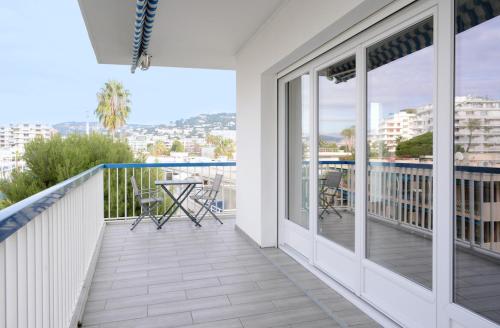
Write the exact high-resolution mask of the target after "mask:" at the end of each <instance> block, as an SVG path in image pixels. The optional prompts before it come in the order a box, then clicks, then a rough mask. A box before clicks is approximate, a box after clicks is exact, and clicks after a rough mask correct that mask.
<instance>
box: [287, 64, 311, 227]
mask: <svg viewBox="0 0 500 328" xmlns="http://www.w3.org/2000/svg"><path fill="white" fill-rule="evenodd" d="M286 101H287V104H286V109H287V113H286V115H287V127H286V130H287V138H286V141H287V186H286V188H287V204H286V209H287V213H286V217H287V218H288V219H289V220H291V221H292V222H295V223H297V224H299V225H301V226H302V227H304V228H306V229H308V228H309V159H310V153H309V75H308V74H305V75H302V76H299V77H297V78H295V79H293V80H292V81H290V82H288V83H287V84H286Z"/></svg>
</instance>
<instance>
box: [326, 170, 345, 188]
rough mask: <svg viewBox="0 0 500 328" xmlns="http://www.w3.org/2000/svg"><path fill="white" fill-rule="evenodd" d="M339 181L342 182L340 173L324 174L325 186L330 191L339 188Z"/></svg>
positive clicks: (330, 172)
mask: <svg viewBox="0 0 500 328" xmlns="http://www.w3.org/2000/svg"><path fill="white" fill-rule="evenodd" d="M341 180H342V172H339V171H329V172H328V173H327V174H326V181H325V186H326V187H328V188H331V189H337V188H338V187H339V186H340V181H341Z"/></svg>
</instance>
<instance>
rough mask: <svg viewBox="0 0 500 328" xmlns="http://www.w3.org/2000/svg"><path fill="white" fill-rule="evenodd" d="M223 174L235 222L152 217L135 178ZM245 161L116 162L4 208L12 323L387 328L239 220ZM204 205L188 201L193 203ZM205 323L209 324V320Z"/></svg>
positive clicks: (227, 209)
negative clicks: (143, 207) (238, 183)
mask: <svg viewBox="0 0 500 328" xmlns="http://www.w3.org/2000/svg"><path fill="white" fill-rule="evenodd" d="M216 173H223V174H224V177H225V179H224V180H223V181H224V183H223V191H222V193H221V197H220V201H218V202H216V205H215V206H217V207H218V210H219V211H220V215H221V217H223V222H224V224H223V225H220V224H219V223H217V222H216V221H215V220H210V219H206V220H205V221H204V222H203V223H202V224H203V227H201V228H197V227H195V226H194V225H193V224H192V222H191V221H189V220H187V218H185V217H181V216H175V217H174V220H173V221H171V222H169V223H167V224H166V225H165V226H164V227H163V228H162V229H161V230H157V229H156V226H154V225H153V224H152V223H151V222H146V221H144V222H142V223H141V224H139V226H138V227H137V228H136V229H135V230H134V231H130V229H129V228H130V225H129V224H130V221H129V219H131V218H133V217H134V216H136V215H137V214H138V213H139V212H138V211H137V212H136V210H137V207H136V204H135V203H134V200H133V197H131V195H132V193H131V190H130V187H131V186H130V184H129V183H126V182H127V181H128V180H129V178H130V176H132V175H134V176H135V177H136V179H137V181H138V183H139V184H140V185H141V186H143V187H144V188H146V187H149V186H150V185H152V183H154V179H155V178H156V177H163V176H167V177H168V176H176V177H178V178H184V177H187V176H197V177H198V178H200V179H203V180H210V179H211V178H213V177H214V175H215V174H216ZM235 177H236V166H235V163H234V162H224V163H217V162H214V163H166V164H106V165H100V166H97V167H94V168H93V169H90V170H88V171H86V172H83V173H82V174H80V175H78V176H75V177H73V178H71V179H69V180H67V181H65V182H63V183H61V184H59V185H56V186H54V187H52V188H49V189H47V190H45V191H43V192H41V193H39V194H36V195H34V196H32V197H30V198H28V199H26V200H24V201H21V202H19V203H17V204H15V205H13V206H11V207H9V208H7V209H5V210H3V211H2V212H0V216H1V217H0V238H1V240H2V241H1V243H0V295H1V297H0V300H3V301H2V302H0V313H1V314H2V315H1V316H0V318H1V320H0V326H4V327H31V326H37V327H38V326H40V327H68V326H71V327H74V326H77V325H78V324H81V325H83V326H84V327H209V326H210V327H270V326H280V325H290V326H293V327H311V326H314V327H347V326H349V327H351V326H352V327H375V326H378V324H377V323H376V322H375V321H374V320H373V319H372V318H370V317H369V316H368V315H366V314H365V313H363V312H362V311H361V310H359V309H358V308H357V307H356V306H355V305H353V304H352V303H350V302H349V301H347V300H346V299H345V298H344V297H343V296H342V295H341V294H339V293H337V292H335V291H334V290H333V289H331V288H330V287H329V286H328V285H327V284H326V283H325V282H323V281H322V280H320V279H318V277H317V276H315V275H314V274H313V273H311V272H309V271H308V270H307V269H306V268H304V267H303V266H302V265H300V264H298V263H297V262H296V261H295V260H293V259H292V258H291V257H290V256H288V255H286V254H285V253H284V252H283V251H281V250H279V249H276V248H259V247H258V246H257V245H255V244H254V242H252V241H250V239H248V237H246V235H245V234H243V233H241V232H239V229H235V219H234V215H235V212H234V210H235V208H234V179H235ZM192 205H193V204H188V207H189V208H190V207H191V206H192ZM198 324H200V326H198Z"/></svg>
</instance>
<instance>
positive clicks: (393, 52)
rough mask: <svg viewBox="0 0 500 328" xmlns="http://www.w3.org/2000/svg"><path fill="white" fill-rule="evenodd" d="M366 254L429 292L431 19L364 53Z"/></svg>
mask: <svg viewBox="0 0 500 328" xmlns="http://www.w3.org/2000/svg"><path fill="white" fill-rule="evenodd" d="M367 72H368V73H367V93H368V94H367V110H368V121H367V129H368V131H367V137H368V140H367V141H368V143H367V149H368V172H367V192H368V195H367V197H368V199H367V230H366V231H367V232H366V238H367V257H368V258H369V259H370V260H372V261H374V262H376V263H378V264H380V265H382V266H384V267H386V268H388V269H390V270H392V271H394V272H396V273H399V274H400V275H402V276H404V277H406V278H408V279H410V280H412V281H414V282H416V283H418V284H420V285H422V286H424V287H426V288H428V289H431V288H432V226H433V223H432V219H433V215H432V203H433V201H432V200H433V194H432V163H433V159H432V154H433V153H432V148H433V135H432V132H433V119H432V104H433V85H434V79H433V76H434V47H433V20H432V18H429V19H426V20H424V21H422V22H420V23H418V24H416V25H414V26H412V27H410V28H407V29H405V30H403V31H402V32H400V33H397V34H395V35H392V36H391V37H389V38H387V39H385V40H383V41H381V42H379V43H377V44H375V45H373V46H371V47H370V48H368V49H367Z"/></svg>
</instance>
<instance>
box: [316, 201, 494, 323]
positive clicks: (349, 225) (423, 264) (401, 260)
mask: <svg viewBox="0 0 500 328" xmlns="http://www.w3.org/2000/svg"><path fill="white" fill-rule="evenodd" d="M341 214H342V219H340V218H339V217H338V216H336V215H335V214H333V213H332V214H330V215H327V216H325V218H324V219H323V220H320V221H319V222H318V223H319V227H320V234H321V235H323V236H325V237H326V238H328V239H330V240H334V241H336V242H337V243H338V244H340V245H342V246H344V247H346V248H348V249H351V250H353V249H354V215H353V213H352V211H347V210H341ZM368 219H369V220H368V231H367V233H368V235H371V236H372V237H371V238H369V252H368V254H369V258H370V259H371V260H372V261H374V262H376V263H378V264H380V265H382V266H384V267H386V268H388V269H390V270H392V271H394V272H397V273H399V274H401V275H403V276H406V277H408V278H410V279H411V280H413V281H415V282H417V283H419V284H421V285H423V286H426V287H427V288H429V289H430V288H432V240H431V239H429V238H424V237H423V236H422V235H420V234H416V233H412V232H409V231H405V230H404V229H396V228H395V227H394V226H392V225H390V224H387V223H381V222H380V220H377V219H375V218H368ZM455 263H456V268H457V270H456V280H455V290H456V301H457V303H459V304H461V305H463V306H465V307H467V308H469V309H472V310H473V311H475V312H477V313H479V314H482V315H484V316H485V317H487V318H491V319H493V320H496V321H497V322H498V321H500V261H499V260H496V259H493V258H488V257H486V256H485V255H478V254H477V253H471V252H470V251H468V250H466V249H464V248H461V247H460V248H457V252H456V257H455Z"/></svg>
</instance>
